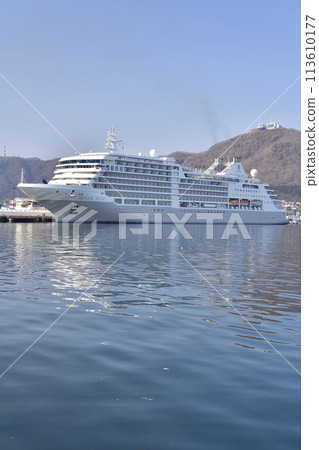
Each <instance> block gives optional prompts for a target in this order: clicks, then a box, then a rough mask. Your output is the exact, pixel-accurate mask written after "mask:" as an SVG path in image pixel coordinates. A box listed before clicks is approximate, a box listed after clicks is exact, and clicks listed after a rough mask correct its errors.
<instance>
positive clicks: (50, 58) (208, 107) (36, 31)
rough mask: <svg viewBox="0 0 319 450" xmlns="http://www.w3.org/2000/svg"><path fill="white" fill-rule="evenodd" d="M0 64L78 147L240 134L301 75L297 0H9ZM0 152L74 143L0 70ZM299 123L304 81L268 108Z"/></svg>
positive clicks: (135, 148) (165, 146) (48, 149)
mask: <svg viewBox="0 0 319 450" xmlns="http://www.w3.org/2000/svg"><path fill="white" fill-rule="evenodd" d="M0 9H1V11H0V29H1V42H2V48H1V67H0V72H1V73H2V74H3V75H4V76H5V77H6V78H7V79H8V80H9V81H10V82H11V83H12V84H13V85H14V86H16V88H17V89H19V90H20V91H21V92H22V93H23V95H24V96H25V97H26V98H28V99H29V100H30V101H31V102H32V103H33V105H34V106H35V107H36V108H37V109H38V110H39V111H40V112H41V113H42V114H43V115H44V116H45V117H46V118H47V119H48V120H49V121H50V122H52V123H53V124H54V126H55V127H56V128H57V129H58V130H59V131H60V132H61V133H62V134H63V135H64V136H65V137H66V138H67V139H68V140H69V141H71V142H72V144H73V145H74V146H75V147H76V148H78V149H79V150H81V149H82V150H87V149H88V148H91V149H93V150H102V149H103V145H104V142H105V138H106V131H107V130H108V129H110V127H111V124H112V123H114V124H115V128H116V129H117V131H118V133H119V137H120V138H121V139H123V141H124V146H125V147H124V151H125V152H127V153H130V154H134V153H137V152H142V153H144V154H146V153H148V152H149V150H150V149H152V148H155V149H156V150H157V152H158V153H160V154H167V153H170V152H173V151H177V150H184V151H192V152H200V151H203V150H207V149H208V148H209V147H210V146H211V145H212V144H214V143H216V142H219V141H221V140H224V139H227V138H229V137H233V136H236V135H238V134H240V133H242V132H243V131H244V130H245V129H246V128H247V127H248V126H249V125H250V124H251V123H252V122H253V121H254V120H255V119H256V118H257V117H258V115H259V114H261V113H262V112H263V111H264V110H265V109H266V108H267V107H268V106H269V105H270V104H271V103H272V102H273V101H274V100H275V99H276V98H277V97H278V96H279V95H280V94H281V93H282V92H283V91H284V90H285V89H286V88H287V87H288V86H289V85H290V84H291V83H292V82H293V81H294V80H295V79H296V78H297V77H298V76H299V75H300V3H299V1H296V0H292V1H288V0H277V1H275V0H270V1H268V2H257V1H244V0H241V1H238V0H237V1H235V0H229V1H227V2H222V1H215V0H208V1H206V0H197V1H193V0H170V1H168V0H161V1H159V0H153V1H146V0H135V1H133V0H132V1H128V0H116V1H109V0H103V1H96V0H93V1H81V0H79V1H73V0H66V1H63V2H62V1H59V0H55V1H54V2H53V1H45V0H41V1H32V0H27V1H14V0H13V1H2V2H1V7H0ZM0 102H1V103H0V155H2V153H3V146H4V145H6V146H7V154H8V155H10V156H12V155H13V154H15V155H18V154H19V155H20V156H25V157H26V156H28V157H33V156H37V157H40V158H42V159H49V158H53V157H58V156H66V155H69V154H74V150H73V149H72V148H71V147H70V146H68V144H67V143H66V142H65V141H64V140H63V139H62V138H61V137H60V136H59V135H58V134H56V133H55V131H54V130H52V129H51V128H50V127H49V125H48V124H47V123H46V122H44V121H43V119H41V118H40V117H39V116H38V115H37V114H36V113H35V111H34V110H33V109H32V108H31V107H30V106H29V105H28V104H27V103H26V102H24V101H23V100H22V99H21V98H20V97H19V96H18V95H17V93H16V92H14V91H13V90H12V88H11V87H10V86H8V84H6V82H5V81H4V80H3V79H1V78H0ZM275 115H276V116H277V115H278V116H279V121H280V123H281V124H282V125H283V126H285V127H287V128H297V129H300V81H299V82H298V83H296V84H295V85H294V86H293V88H292V89H291V90H290V91H289V92H288V93H287V94H286V95H285V96H284V97H283V98H282V99H281V100H279V102H278V103H277V104H276V105H275V106H274V107H273V108H272V109H271V111H269V112H268V113H267V114H266V115H265V118H264V122H267V121H269V119H270V118H272V119H273V118H274V117H275Z"/></svg>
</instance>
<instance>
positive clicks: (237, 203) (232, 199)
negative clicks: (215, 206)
mask: <svg viewBox="0 0 319 450" xmlns="http://www.w3.org/2000/svg"><path fill="white" fill-rule="evenodd" d="M229 204H230V205H233V206H238V205H239V200H238V198H230V199H229Z"/></svg>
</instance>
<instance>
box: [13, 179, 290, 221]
mask: <svg viewBox="0 0 319 450" xmlns="http://www.w3.org/2000/svg"><path fill="white" fill-rule="evenodd" d="M18 187H19V188H20V189H21V190H22V191H23V192H24V193H26V194H27V195H29V196H30V197H31V198H33V199H34V200H37V201H38V202H39V203H41V205H42V206H44V207H45V208H46V209H48V210H49V211H51V212H52V214H53V215H54V216H55V219H56V221H57V222H77V221H80V222H93V221H97V222H99V223H119V222H127V223H140V222H141V221H147V222H148V223H174V222H176V221H181V222H182V223H183V222H184V223H188V224H199V223H206V222H207V220H208V221H209V220H211V219H213V220H214V223H215V224H227V223H229V222H233V223H238V222H241V221H242V222H243V223H244V224H258V225H283V224H287V223H288V221H287V219H286V216H285V213H284V212H282V211H264V210H247V209H245V208H242V209H241V208H238V209H208V208H196V207H194V208H188V207H187V208H185V207H183V208H182V207H164V206H162V207H159V206H153V205H152V206H146V205H123V204H116V203H114V201H113V200H112V199H111V200H110V199H108V198H107V197H106V196H102V195H100V193H99V192H95V191H97V190H93V189H90V188H86V189H81V188H80V189H76V188H75V189H74V186H62V187H61V186H59V185H41V184H40V185H39V184H20V185H19V186H18ZM72 193H73V194H72ZM203 215H205V216H203Z"/></svg>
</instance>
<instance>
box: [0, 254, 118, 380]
mask: <svg viewBox="0 0 319 450" xmlns="http://www.w3.org/2000/svg"><path fill="white" fill-rule="evenodd" d="M124 253H125V252H123V253H122V254H121V255H120V256H119V257H118V258H117V259H116V260H115V261H114V262H113V263H112V264H111V265H110V266H108V267H107V268H106V269H105V270H104V271H103V272H102V273H101V275H100V276H99V277H98V278H97V279H96V280H94V281H93V283H92V284H91V285H90V286H89V287H88V288H87V289H86V290H85V291H84V292H83V293H82V294H81V295H80V297H78V298H76V299H75V300H74V301H73V303H72V304H71V305H69V306H68V307H67V308H66V309H65V310H64V311H63V312H62V313H61V314H60V315H59V317H58V318H57V319H55V320H54V322H52V323H51V325H50V326H49V327H48V328H47V329H46V330H44V331H43V333H42V334H40V336H39V337H37V338H36V340H35V341H33V342H32V344H31V345H29V347H28V348H27V349H25V350H24V352H23V353H21V355H20V356H18V358H17V359H16V360H15V361H13V363H12V364H10V366H9V367H7V369H6V370H5V371H4V372H2V374H1V375H0V379H1V378H2V377H3V376H4V375H5V374H6V373H7V372H8V371H9V370H10V369H11V368H12V367H13V366H14V365H15V364H16V363H17V362H18V361H19V360H20V359H21V358H22V357H23V356H24V355H25V354H26V353H27V352H28V351H29V350H30V349H31V348H32V347H33V346H34V345H35V344H36V343H37V342H38V341H39V340H40V339H41V338H42V337H43V336H44V335H45V334H46V333H47V332H48V331H49V330H50V329H51V328H52V327H53V326H54V325H55V324H56V323H57V322H58V321H59V320H60V319H62V317H63V316H64V314H66V313H67V312H68V311H69V309H70V308H71V307H72V306H73V305H75V303H76V302H78V301H79V300H80V298H81V297H82V296H83V295H85V294H86V293H87V291H88V290H89V289H91V288H92V287H93V286H94V285H95V283H97V282H98V281H99V280H100V278H101V277H102V276H103V275H104V274H105V273H106V272H108V271H109V270H110V269H111V267H113V266H114V264H116V263H117V261H118V260H119V259H120V258H122V256H123V255H124Z"/></svg>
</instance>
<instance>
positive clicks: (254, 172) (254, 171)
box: [250, 169, 258, 178]
mask: <svg viewBox="0 0 319 450" xmlns="http://www.w3.org/2000/svg"><path fill="white" fill-rule="evenodd" d="M250 175H251V176H252V177H253V178H256V177H257V175H258V170H257V169H252V170H251V171H250Z"/></svg>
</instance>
